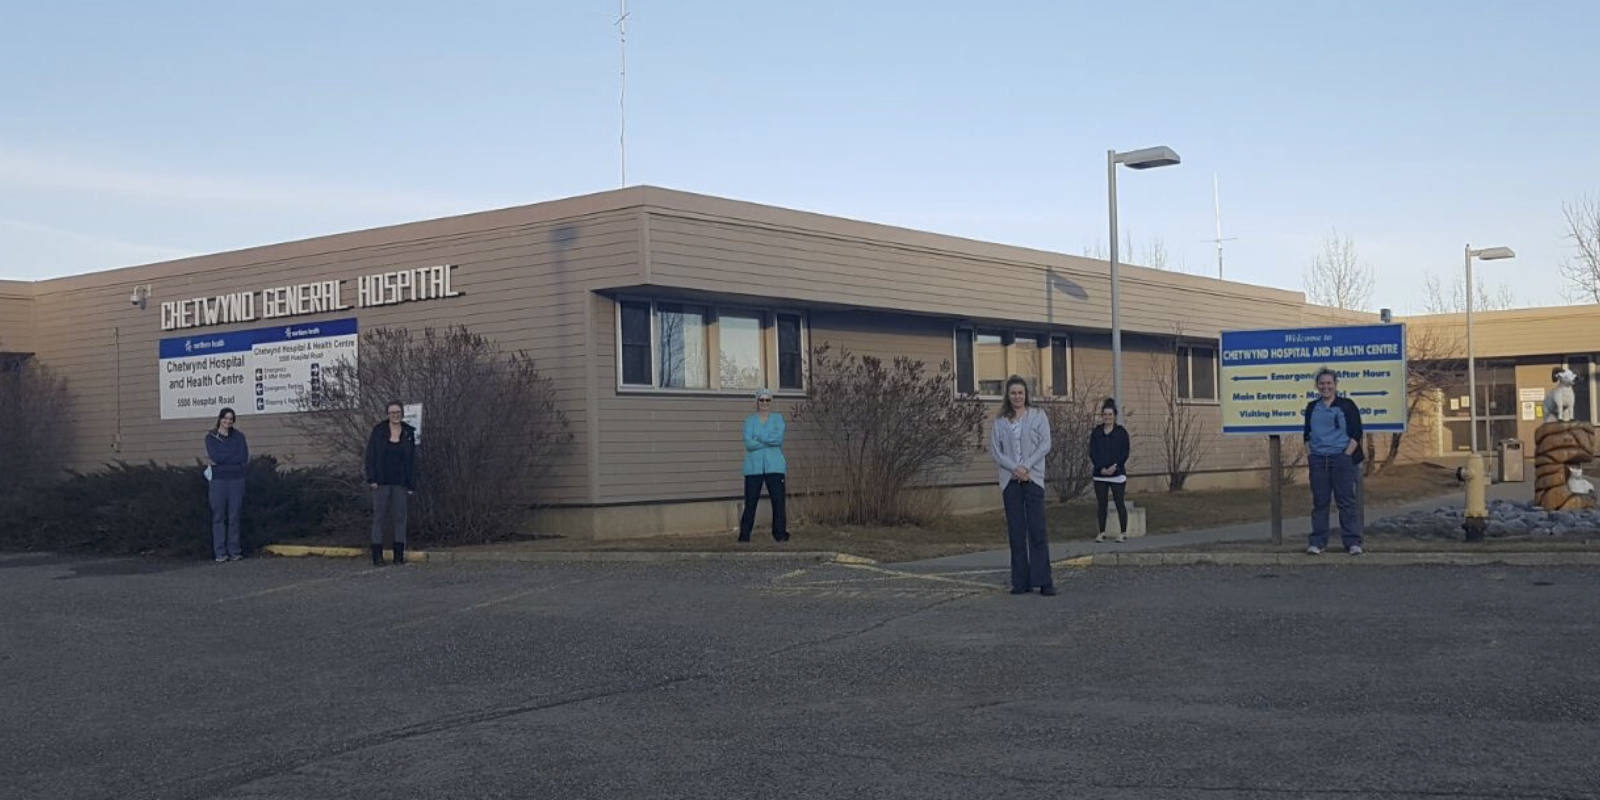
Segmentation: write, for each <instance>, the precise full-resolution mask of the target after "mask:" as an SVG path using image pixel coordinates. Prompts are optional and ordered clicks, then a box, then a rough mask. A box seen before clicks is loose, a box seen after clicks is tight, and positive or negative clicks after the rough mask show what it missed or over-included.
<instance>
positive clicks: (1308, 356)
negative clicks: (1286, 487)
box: [1217, 324, 1407, 544]
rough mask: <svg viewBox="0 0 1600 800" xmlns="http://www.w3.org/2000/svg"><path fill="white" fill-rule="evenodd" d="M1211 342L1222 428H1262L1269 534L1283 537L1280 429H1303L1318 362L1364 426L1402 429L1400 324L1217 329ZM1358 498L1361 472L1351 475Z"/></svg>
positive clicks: (1314, 390)
mask: <svg viewBox="0 0 1600 800" xmlns="http://www.w3.org/2000/svg"><path fill="white" fill-rule="evenodd" d="M1219 345H1220V346H1219V347H1218V348H1217V349H1218V351H1219V355H1220V359H1219V360H1220V363H1221V366H1220V368H1219V371H1218V375H1217V380H1218V382H1219V384H1220V389H1219V392H1218V393H1219V394H1220V395H1221V396H1222V432H1223V433H1225V434H1254V435H1261V434H1265V435H1267V436H1268V437H1269V443H1268V463H1269V469H1271V471H1272V476H1271V480H1272V541H1273V543H1274V544H1279V543H1282V542H1283V481H1282V476H1283V441H1282V439H1281V438H1280V436H1281V435H1282V434H1291V435H1296V436H1298V435H1300V433H1301V432H1302V431H1303V430H1304V429H1305V409H1306V405H1307V404H1308V403H1310V402H1311V401H1312V400H1315V399H1316V398H1317V386H1316V376H1317V373H1318V372H1321V371H1322V370H1323V369H1324V368H1327V369H1331V370H1333V371H1334V373H1335V374H1337V375H1338V376H1339V394H1341V395H1343V396H1345V397H1348V398H1350V399H1351V400H1354V401H1355V403H1356V406H1357V407H1359V408H1360V409H1361V424H1362V428H1363V429H1365V430H1366V431H1367V432H1369V433H1404V432H1405V430H1406V416H1407V415H1406V411H1407V403H1406V400H1407V398H1406V328H1405V325H1402V324H1394V325H1346V326H1339V327H1328V328H1285V329H1278V330H1259V331H1223V332H1222V337H1221V341H1220V343H1219ZM1356 480H1357V484H1356V485H1357V495H1358V499H1359V497H1360V478H1359V476H1358V477H1357V479H1356Z"/></svg>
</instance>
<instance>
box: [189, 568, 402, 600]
mask: <svg viewBox="0 0 1600 800" xmlns="http://www.w3.org/2000/svg"><path fill="white" fill-rule="evenodd" d="M377 571H378V569H377V568H376V567H374V568H372V569H364V570H359V571H357V572H352V573H349V574H348V575H334V576H333V577H331V578H316V579H314V580H309V581H295V582H294V583H286V584H284V585H282V586H274V587H272V588H271V589H262V590H261V591H259V592H250V593H248V594H241V595H237V596H234V597H224V598H222V599H220V600H218V601H217V602H218V603H232V602H234V601H237V600H250V599H254V598H257V597H266V596H267V595H272V594H277V593H279V592H287V591H291V590H293V589H299V588H302V587H305V586H316V585H317V584H320V583H332V582H333V581H342V580H348V579H350V578H354V577H357V576H360V575H370V574H372V573H374V572H377Z"/></svg>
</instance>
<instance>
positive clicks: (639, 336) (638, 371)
mask: <svg viewBox="0 0 1600 800" xmlns="http://www.w3.org/2000/svg"><path fill="white" fill-rule="evenodd" d="M622 382H623V383H625V384H628V385H630V386H649V385H651V383H652V381H651V377H650V304H649V303H641V302H624V303H623V304H622Z"/></svg>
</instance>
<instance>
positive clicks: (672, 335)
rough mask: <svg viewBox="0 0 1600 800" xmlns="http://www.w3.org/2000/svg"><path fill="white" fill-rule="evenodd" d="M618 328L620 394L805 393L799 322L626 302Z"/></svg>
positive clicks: (782, 316)
mask: <svg viewBox="0 0 1600 800" xmlns="http://www.w3.org/2000/svg"><path fill="white" fill-rule="evenodd" d="M617 322H618V328H619V331H618V334H619V335H618V367H617V369H618V372H619V373H620V377H621V385H622V386H624V387H631V388H659V389H699V390H712V391H730V392H732V391H752V390H755V389H761V388H772V389H786V390H791V391H804V390H805V353H806V350H805V347H806V343H805V321H804V318H803V317H802V316H801V315H800V314H796V313H778V312H768V311H760V310H749V309H736V308H727V309H721V308H714V307H711V306H705V305H694V304H688V303H678V302H665V301H650V300H632V299H630V300H621V301H618V303H617ZM773 364H776V365H777V369H776V371H775V372H774V370H773V369H772V368H771V365H773ZM713 365H715V368H714V369H713Z"/></svg>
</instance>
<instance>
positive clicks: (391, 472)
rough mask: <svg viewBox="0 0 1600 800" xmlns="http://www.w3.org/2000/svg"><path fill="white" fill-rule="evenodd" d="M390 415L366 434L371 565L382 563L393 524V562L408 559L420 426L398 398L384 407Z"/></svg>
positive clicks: (401, 561)
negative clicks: (411, 420) (407, 416)
mask: <svg viewBox="0 0 1600 800" xmlns="http://www.w3.org/2000/svg"><path fill="white" fill-rule="evenodd" d="M385 410H386V411H387V412H388V413H387V417H388V418H387V419H385V420H383V421H381V422H379V423H378V424H377V425H375V426H373V428H372V435H371V436H369V437H367V458H366V473H367V484H368V485H369V486H371V487H372V565H373V566H375V567H381V566H383V537H384V534H385V533H387V532H388V529H389V528H390V527H391V526H392V527H393V528H394V563H396V564H404V563H406V506H407V503H408V501H409V500H410V498H411V494H412V492H414V491H416V484H415V482H414V481H413V477H412V476H413V474H414V473H415V469H414V467H415V464H416V454H417V429H416V428H413V427H411V423H408V422H406V421H405V420H404V419H403V417H404V416H405V406H402V405H400V403H399V401H394V402H391V403H389V405H388V406H386V407H385Z"/></svg>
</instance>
